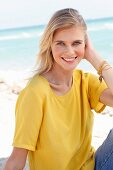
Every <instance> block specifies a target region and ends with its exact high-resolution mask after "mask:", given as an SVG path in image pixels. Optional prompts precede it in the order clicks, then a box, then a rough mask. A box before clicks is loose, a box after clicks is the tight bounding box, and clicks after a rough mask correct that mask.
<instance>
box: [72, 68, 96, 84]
mask: <svg viewBox="0 0 113 170" xmlns="http://www.w3.org/2000/svg"><path fill="white" fill-rule="evenodd" d="M73 77H74V79H76V81H84V80H85V81H88V80H89V79H90V78H92V77H95V75H94V74H92V73H89V72H84V71H83V70H78V69H76V70H74V73H73Z"/></svg>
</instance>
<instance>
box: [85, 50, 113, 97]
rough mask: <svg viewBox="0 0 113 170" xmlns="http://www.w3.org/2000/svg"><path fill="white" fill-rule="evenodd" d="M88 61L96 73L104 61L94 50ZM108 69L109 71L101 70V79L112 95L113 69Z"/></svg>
mask: <svg viewBox="0 0 113 170" xmlns="http://www.w3.org/2000/svg"><path fill="white" fill-rule="evenodd" d="M88 60H89V62H90V63H91V64H92V65H93V67H94V68H95V69H96V70H97V71H98V70H99V67H100V66H101V64H102V62H103V61H104V59H103V58H102V57H101V56H100V55H99V54H98V53H97V52H96V51H95V50H93V51H92V52H91V54H90V57H89V59H88ZM108 68H109V69H103V70H102V77H103V79H104V81H105V82H106V84H107V86H108V88H109V89H110V91H111V93H112V95H113V68H110V67H108Z"/></svg>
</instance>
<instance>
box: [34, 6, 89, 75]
mask: <svg viewBox="0 0 113 170" xmlns="http://www.w3.org/2000/svg"><path fill="white" fill-rule="evenodd" d="M71 26H79V27H81V28H83V30H84V32H85V31H86V30H87V26H86V23H85V21H84V19H83V18H82V16H81V15H80V14H79V12H78V11H77V10H75V9H72V8H66V9H62V10H59V11H57V12H55V13H54V15H53V16H52V18H51V19H50V21H49V23H48V24H47V26H46V29H45V31H44V33H43V36H42V38H41V41H40V46H39V47H40V51H39V54H38V58H37V63H36V66H37V67H38V69H36V72H37V73H38V74H42V73H45V72H48V71H49V70H51V68H52V66H53V56H52V51H51V44H52V41H53V36H54V33H55V31H56V30H57V29H59V28H68V27H71Z"/></svg>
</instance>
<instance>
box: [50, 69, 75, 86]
mask: <svg viewBox="0 0 113 170" xmlns="http://www.w3.org/2000/svg"><path fill="white" fill-rule="evenodd" d="M72 76H73V71H68V70H63V69H61V70H60V69H57V68H56V67H55V66H54V67H53V68H52V70H51V71H50V74H49V78H50V79H49V81H50V82H51V83H53V84H56V85H66V86H68V87H70V86H71V85H72Z"/></svg>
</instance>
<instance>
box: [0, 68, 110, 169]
mask: <svg viewBox="0 0 113 170" xmlns="http://www.w3.org/2000/svg"><path fill="white" fill-rule="evenodd" d="M22 75H23V74H22V72H2V71H0V129H1V140H0V170H2V169H3V166H4V163H5V161H6V159H7V157H8V156H9V155H10V153H11V150H12V140H13V133H14V126H15V125H14V119H15V104H16V100H17V97H18V94H19V92H20V91H21V89H22V88H23V87H24V86H25V84H26V83H27V81H26V80H25V79H24V78H25V75H24V76H22ZM112 127H113V109H112V108H110V107H106V109H105V110H104V111H103V112H102V114H96V113H94V128H93V139H92V145H93V146H94V147H95V149H97V148H98V147H99V146H100V145H101V144H102V142H103V140H104V139H105V138H106V136H107V134H108V133H109V130H110V129H111V128H112ZM26 169H27V168H26Z"/></svg>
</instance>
